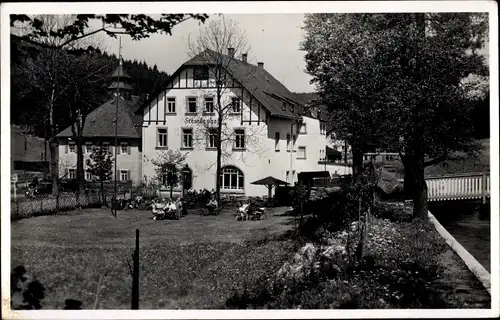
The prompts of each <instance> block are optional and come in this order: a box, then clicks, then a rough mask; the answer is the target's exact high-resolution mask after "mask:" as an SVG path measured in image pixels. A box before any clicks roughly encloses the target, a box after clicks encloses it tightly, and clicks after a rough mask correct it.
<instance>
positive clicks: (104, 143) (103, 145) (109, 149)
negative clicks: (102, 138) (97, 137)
mask: <svg viewBox="0 0 500 320" xmlns="http://www.w3.org/2000/svg"><path fill="white" fill-rule="evenodd" d="M102 147H103V148H104V149H107V150H108V151H109V152H111V146H110V145H109V142H103V143H102Z"/></svg>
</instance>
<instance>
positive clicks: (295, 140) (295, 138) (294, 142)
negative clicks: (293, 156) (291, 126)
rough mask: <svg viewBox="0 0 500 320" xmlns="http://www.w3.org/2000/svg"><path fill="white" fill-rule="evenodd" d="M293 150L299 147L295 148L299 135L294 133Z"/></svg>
mask: <svg viewBox="0 0 500 320" xmlns="http://www.w3.org/2000/svg"><path fill="white" fill-rule="evenodd" d="M292 143H293V151H294V152H295V151H296V150H297V149H295V144H296V143H297V136H296V135H293V141H292Z"/></svg>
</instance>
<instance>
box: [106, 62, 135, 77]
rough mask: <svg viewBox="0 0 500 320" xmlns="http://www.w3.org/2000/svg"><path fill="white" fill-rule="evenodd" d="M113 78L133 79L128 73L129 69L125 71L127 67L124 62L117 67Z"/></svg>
mask: <svg viewBox="0 0 500 320" xmlns="http://www.w3.org/2000/svg"><path fill="white" fill-rule="evenodd" d="M111 77H112V78H122V79H124V78H127V79H132V77H131V76H129V75H128V73H127V71H125V68H124V67H123V65H122V64H119V65H118V67H117V68H116V70H115V72H113V74H112V75H111Z"/></svg>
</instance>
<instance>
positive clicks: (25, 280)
mask: <svg viewBox="0 0 500 320" xmlns="http://www.w3.org/2000/svg"><path fill="white" fill-rule="evenodd" d="M10 287H11V288H10V295H11V308H12V309H13V310H39V309H42V304H41V301H42V300H43V299H44V298H45V286H44V285H43V284H41V283H40V282H39V281H38V280H34V279H33V277H32V276H31V275H29V274H28V273H27V271H26V268H25V267H24V266H22V265H21V266H17V267H15V268H14V270H13V272H12V273H11V275H10ZM82 304H83V303H82V302H81V301H79V300H74V299H66V300H65V306H64V308H63V309H64V310H81V307H82Z"/></svg>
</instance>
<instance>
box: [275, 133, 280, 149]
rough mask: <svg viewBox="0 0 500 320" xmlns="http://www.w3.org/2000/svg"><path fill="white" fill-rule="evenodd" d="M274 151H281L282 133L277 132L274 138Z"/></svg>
mask: <svg viewBox="0 0 500 320" xmlns="http://www.w3.org/2000/svg"><path fill="white" fill-rule="evenodd" d="M274 151H280V133H279V132H276V136H275V138H274Z"/></svg>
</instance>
